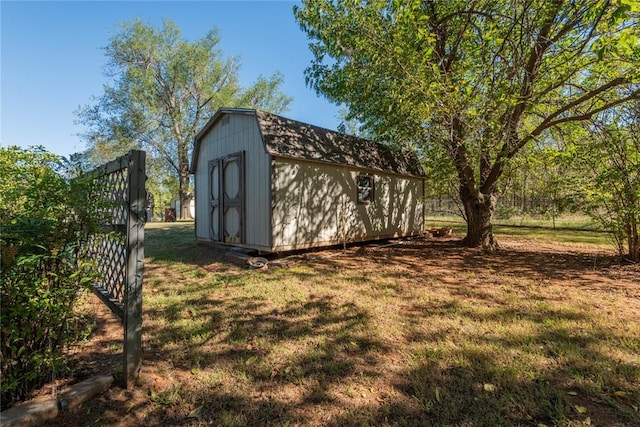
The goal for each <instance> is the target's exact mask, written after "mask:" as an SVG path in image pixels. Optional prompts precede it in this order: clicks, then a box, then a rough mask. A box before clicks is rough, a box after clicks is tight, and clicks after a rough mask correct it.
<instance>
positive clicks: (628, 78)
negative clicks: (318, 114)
mask: <svg viewBox="0 0 640 427" xmlns="http://www.w3.org/2000/svg"><path fill="white" fill-rule="evenodd" d="M294 13H295V16H296V19H297V20H298V22H299V23H300V26H301V28H302V29H303V31H305V32H306V33H307V35H308V36H309V37H310V39H311V42H312V46H313V48H312V53H313V54H314V60H313V62H312V64H311V65H310V67H309V68H308V69H307V70H306V76H307V79H308V82H309V84H310V85H311V86H312V87H314V88H315V89H316V90H317V91H318V92H319V93H321V94H323V95H325V96H327V97H328V98H329V99H330V100H332V101H334V102H336V103H340V104H345V105H346V106H347V107H348V109H349V113H350V114H349V115H350V117H354V118H357V119H359V121H360V122H362V123H363V125H364V126H365V127H366V128H367V129H368V130H369V131H371V132H372V133H373V134H374V135H375V136H376V137H377V138H378V139H380V140H382V141H391V142H392V143H394V144H396V145H405V146H406V147H408V148H409V147H412V148H414V149H415V147H417V153H418V154H419V155H422V159H423V161H424V162H425V163H434V164H433V165H432V166H427V167H428V168H431V169H437V168H438V166H439V165H440V164H442V163H440V162H441V160H442V156H439V157H436V158H435V159H434V158H430V157H428V156H426V154H427V153H430V152H433V151H434V149H433V146H434V145H437V146H439V147H440V152H446V153H447V154H448V156H449V157H450V163H452V164H453V165H454V166H455V175H454V176H455V177H456V178H457V179H458V181H459V182H458V184H459V186H461V187H462V186H465V187H469V189H470V190H471V192H472V193H477V192H478V191H480V190H482V191H483V192H487V193H490V192H494V191H495V190H496V188H497V187H498V182H499V180H500V179H501V177H502V174H503V173H504V171H505V170H506V169H507V165H508V164H509V163H510V162H511V161H512V159H514V158H515V157H517V156H518V155H519V154H520V152H521V151H522V150H523V149H525V148H526V147H527V146H528V145H529V144H531V143H533V142H534V141H540V140H543V139H544V138H545V137H546V135H547V134H548V133H549V132H550V131H552V130H557V129H562V128H566V126H567V124H570V123H577V122H583V121H586V120H589V119H591V118H593V117H596V116H597V115H599V114H601V113H603V112H606V111H608V110H610V109H612V108H614V107H616V106H618V105H621V104H624V103H627V102H630V101H632V100H634V99H638V98H639V97H640V92H639V90H638V87H637V83H638V81H639V79H640V74H639V71H638V68H639V67H638V66H637V64H638V58H639V57H640V48H639V46H638V40H639V39H640V23H639V22H638V21H639V17H640V15H639V12H638V5H637V2H631V1H630V0H629V1H627V0H622V1H617V2H603V1H600V0H582V1H578V2H548V1H544V0H535V1H533V2H527V3H519V2H515V3H514V2H511V1H488V0H486V1H477V2H472V3H469V2H466V1H462V0H454V1H431V2H420V1H411V2H406V1H393V2H387V1H372V2H354V1H347V0H338V1H326V0H306V1H304V2H303V6H302V7H296V8H294Z"/></svg>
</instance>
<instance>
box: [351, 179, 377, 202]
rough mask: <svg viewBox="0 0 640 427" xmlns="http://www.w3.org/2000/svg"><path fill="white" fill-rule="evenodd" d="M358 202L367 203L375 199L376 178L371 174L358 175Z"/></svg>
mask: <svg viewBox="0 0 640 427" xmlns="http://www.w3.org/2000/svg"><path fill="white" fill-rule="evenodd" d="M356 184H357V193H356V199H357V201H358V204H360V205H366V204H368V203H373V201H374V200H375V193H376V192H375V180H374V177H373V175H371V174H358V176H357V177H356Z"/></svg>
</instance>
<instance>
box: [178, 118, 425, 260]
mask: <svg viewBox="0 0 640 427" xmlns="http://www.w3.org/2000/svg"><path fill="white" fill-rule="evenodd" d="M191 173H193V174H194V175H195V199H196V212H195V213H196V215H195V218H196V223H195V233H196V237H197V239H198V240H200V241H209V242H219V243H225V244H230V245H233V246H241V247H247V248H253V249H257V250H259V251H264V252H282V251H289V250H296V249H306V248H311V247H319V246H330V245H336V244H342V243H344V242H359V241H368V240H377V239H385V238H392V237H400V236H408V235H415V234H417V233H419V232H420V231H421V230H422V229H423V206H422V198H423V194H424V172H423V169H422V167H421V166H420V164H419V163H418V161H417V159H416V158H414V157H411V156H404V155H402V154H401V153H400V152H398V151H395V150H392V149H390V148H388V147H385V146H383V145H381V144H378V143H375V142H372V141H368V140H365V139H361V138H356V137H353V136H349V135H345V134H342V133H338V132H334V131H330V130H327V129H323V128H321V127H318V126H313V125H309V124H306V123H301V122H298V121H295V120H290V119H287V118H284V117H281V116H277V115H274V114H270V113H266V112H264V111H259V110H251V109H235V108H234V109H230V108H223V109H220V110H218V111H217V112H216V114H215V115H214V116H213V117H212V118H211V119H210V120H209V121H208V122H207V124H206V125H205V126H204V127H203V128H202V130H201V131H200V132H199V133H198V135H196V138H195V146H194V150H193V158H192V162H191Z"/></svg>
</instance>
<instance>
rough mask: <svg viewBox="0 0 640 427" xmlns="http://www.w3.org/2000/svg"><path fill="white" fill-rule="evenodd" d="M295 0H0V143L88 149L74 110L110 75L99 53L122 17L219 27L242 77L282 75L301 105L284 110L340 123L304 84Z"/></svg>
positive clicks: (191, 32)
mask: <svg viewBox="0 0 640 427" xmlns="http://www.w3.org/2000/svg"><path fill="white" fill-rule="evenodd" d="M294 4H295V2H291V1H194V2H187V1H185V2H173V1H136V2H129V1H105V2H90V1H68V2H61V1H45V2H36V1H5V0H2V2H1V3H0V20H1V22H0V24H1V58H0V60H1V66H0V67H1V74H0V80H1V87H0V144H1V145H2V146H4V147H6V146H8V145H19V146H23V147H27V146H29V145H43V146H45V148H47V149H48V150H49V151H51V152H54V153H57V154H60V155H64V156H67V155H69V154H71V153H74V152H78V151H83V150H84V149H85V148H86V147H85V145H84V143H83V142H82V141H81V139H80V138H79V137H78V136H77V134H78V133H79V132H82V130H83V127H82V126H80V125H76V124H74V121H75V120H76V116H75V114H74V111H76V110H77V109H78V107H79V106H81V105H86V104H91V103H93V101H92V96H99V95H100V94H101V93H102V85H103V84H104V83H106V82H107V81H108V79H107V77H105V76H104V74H103V69H104V65H105V63H106V58H105V56H104V52H103V50H102V48H103V47H105V46H106V45H107V44H108V41H109V38H110V36H111V35H113V34H114V33H115V32H117V25H118V23H120V22H124V21H128V20H131V19H136V18H139V19H142V20H143V21H145V22H147V23H151V24H154V25H156V26H160V25H161V24H162V20H163V19H164V18H168V19H170V20H172V21H173V22H175V23H176V25H177V26H178V27H179V28H180V29H181V30H182V34H183V36H184V37H185V38H186V39H188V40H195V39H197V38H200V37H202V36H204V35H205V34H206V33H207V31H209V30H210V29H211V28H213V27H216V28H218V30H219V35H220V37H221V43H220V45H219V47H220V49H221V50H222V52H223V54H224V55H225V57H227V56H240V57H241V59H242V68H241V71H240V81H241V83H242V84H243V85H244V86H246V85H249V84H251V83H252V82H253V81H255V79H256V78H257V77H258V76H259V75H261V74H262V75H264V76H270V75H271V74H273V73H274V72H276V71H280V72H281V73H282V74H283V75H284V78H285V82H284V85H283V87H282V90H283V92H285V93H286V94H287V95H289V96H292V97H293V98H294V101H293V102H292V104H291V105H290V107H289V111H287V112H286V113H284V114H283V115H285V116H287V117H290V118H292V119H296V120H300V121H303V122H307V123H312V124H315V125H318V126H323V127H326V128H329V129H336V127H337V125H338V123H339V117H338V108H337V107H336V106H335V105H333V104H331V103H329V102H328V101H327V100H326V99H324V98H322V97H319V96H317V95H316V94H315V92H314V91H313V90H312V89H310V88H308V87H307V86H306V85H305V81H304V69H305V68H306V67H307V66H309V64H310V62H311V59H312V55H311V53H310V52H309V49H308V47H307V45H308V41H307V39H306V36H305V34H304V33H303V32H302V31H301V30H300V29H299V27H298V25H297V23H296V21H295V19H294V18H293V12H292V7H293V5H294Z"/></svg>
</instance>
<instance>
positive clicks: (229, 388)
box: [57, 223, 640, 426]
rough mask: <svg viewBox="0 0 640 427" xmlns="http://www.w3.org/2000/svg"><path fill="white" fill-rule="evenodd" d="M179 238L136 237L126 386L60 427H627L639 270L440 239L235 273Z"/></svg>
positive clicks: (636, 354) (171, 231) (638, 374)
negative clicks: (135, 332)
mask: <svg viewBox="0 0 640 427" xmlns="http://www.w3.org/2000/svg"><path fill="white" fill-rule="evenodd" d="M191 227H192V224H189V223H187V224H184V223H178V224H172V225H167V224H152V225H151V226H150V227H149V229H148V232H147V237H148V240H147V244H146V250H147V254H148V258H147V263H146V272H145V282H144V286H145V290H144V310H145V320H144V340H145V362H144V366H143V371H142V375H141V379H140V386H139V387H138V388H136V389H135V390H129V391H126V390H120V389H112V390H111V391H110V392H109V393H108V394H106V395H105V396H103V397H101V398H100V399H97V400H95V401H93V402H91V403H90V404H87V405H85V406H84V407H83V408H82V409H80V410H79V411H77V412H75V413H71V414H67V415H65V416H63V417H61V418H60V419H59V420H58V421H57V423H59V425H64V424H67V425H68V424H69V423H73V422H78V421H79V424H84V425H92V424H94V423H95V424H102V425H105V424H108V425H220V426H244V425H314V426H315V425H327V426H343V425H354V426H355V425H358V426H360V425H407V426H415V425H455V426H472V425H473V426H478V425H487V426H494V425H532V426H536V425H549V426H550V425H566V426H578V425H587V424H589V423H590V424H591V425H608V426H610V425H620V426H625V425H629V426H630V425H640V413H639V410H640V408H639V406H640V333H639V332H640V331H639V329H640V328H639V327H638V325H640V285H639V283H640V269H638V266H626V267H621V266H616V265H615V264H612V263H611V258H610V257H609V256H608V255H607V254H605V253H603V252H602V249H600V248H598V249H594V248H591V247H579V248H577V247H575V246H572V247H570V248H569V249H567V248H566V247H563V246H558V245H555V244H542V243H540V242H537V243H531V242H530V241H528V240H515V239H510V238H508V237H503V239H502V246H503V249H502V250H501V251H500V252H498V253H497V254H486V253H483V252H482V251H479V250H472V249H466V248H462V247H460V246H458V244H457V240H456V239H457V238H456V236H454V237H453V238H451V239H445V240H413V241H409V242H404V243H403V244H398V245H395V246H386V247H385V246H383V245H369V246H366V247H362V248H358V247H353V248H349V249H348V250H347V252H346V253H343V251H342V250H325V251H320V252H314V253H309V254H306V255H297V256H292V257H290V258H288V259H287V263H288V267H287V268H278V269H275V268H272V269H269V270H267V271H248V270H243V269H240V268H238V267H235V266H233V265H231V264H228V263H227V262H225V261H224V258H223V256H222V255H223V254H224V252H225V250H224V249H215V248H209V247H205V246H198V245H196V244H195V241H194V239H193V232H192V228H191ZM458 238H459V237H458Z"/></svg>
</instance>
